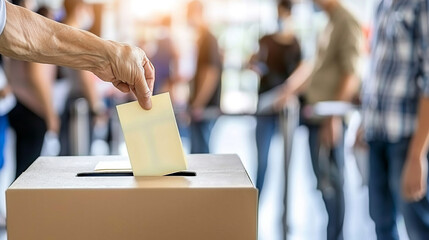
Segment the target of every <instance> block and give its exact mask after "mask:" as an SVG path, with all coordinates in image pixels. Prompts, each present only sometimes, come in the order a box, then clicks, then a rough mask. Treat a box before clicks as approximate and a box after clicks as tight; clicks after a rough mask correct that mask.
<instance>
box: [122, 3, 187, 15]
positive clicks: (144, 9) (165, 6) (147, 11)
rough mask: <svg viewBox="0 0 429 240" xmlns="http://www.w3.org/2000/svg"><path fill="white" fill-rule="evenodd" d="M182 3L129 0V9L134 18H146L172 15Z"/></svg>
mask: <svg viewBox="0 0 429 240" xmlns="http://www.w3.org/2000/svg"><path fill="white" fill-rule="evenodd" d="M183 3H184V1H183V0H154V1H153V0H151V1H147V0H143V1H142V0H131V1H130V5H131V6H130V9H131V11H132V14H133V16H134V17H135V18H147V17H150V16H153V15H155V14H165V13H172V12H173V11H174V10H175V9H177V8H178V7H180V6H183Z"/></svg>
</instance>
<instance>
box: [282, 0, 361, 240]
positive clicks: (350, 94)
mask: <svg viewBox="0 0 429 240" xmlns="http://www.w3.org/2000/svg"><path fill="white" fill-rule="evenodd" d="M314 3H315V4H317V5H318V6H319V7H320V8H321V9H322V10H323V11H325V12H326V13H327V15H328V16H329V22H328V25H327V26H326V28H325V29H324V31H323V32H322V34H321V36H320V39H319V42H318V50H317V54H316V59H315V63H314V66H312V67H311V68H309V67H308V66H303V67H302V68H300V69H299V70H297V71H296V73H294V74H292V76H291V77H290V78H289V79H288V81H287V82H286V83H285V84H284V86H282V88H284V89H283V91H282V93H281V95H280V96H279V97H278V100H277V104H276V105H277V107H279V106H282V105H283V104H284V103H285V102H286V101H288V99H290V98H291V96H293V95H296V94H299V93H301V92H302V93H303V94H302V96H303V104H304V105H308V106H314V105H315V104H317V103H319V102H323V101H345V102H351V101H352V100H353V98H354V96H355V95H356V93H357V90H358V87H359V81H358V78H357V76H356V74H357V65H358V64H357V63H358V59H359V55H360V47H361V40H362V31H361V28H360V25H359V23H358V21H357V20H356V19H355V18H354V17H353V16H352V14H351V13H350V12H349V11H348V10H346V9H345V8H344V6H343V5H342V4H341V3H340V2H339V1H338V0H314ZM309 69H311V70H309ZM306 109H307V108H304V109H303V111H302V112H303V113H302V115H303V116H304V117H303V119H302V120H301V121H302V123H303V124H304V125H306V126H307V127H308V129H309V145H310V155H311V160H312V166H313V170H314V173H315V175H316V178H317V188H318V189H319V190H320V191H321V193H322V197H323V201H324V203H325V207H326V210H327V213H328V226H327V239H328V240H331V239H332V240H338V239H343V223H344V210H345V206H344V204H345V203H344V191H343V183H344V176H343V170H344V136H343V133H344V130H343V122H342V118H341V116H330V117H313V116H312V117H310V116H308V114H307V111H306Z"/></svg>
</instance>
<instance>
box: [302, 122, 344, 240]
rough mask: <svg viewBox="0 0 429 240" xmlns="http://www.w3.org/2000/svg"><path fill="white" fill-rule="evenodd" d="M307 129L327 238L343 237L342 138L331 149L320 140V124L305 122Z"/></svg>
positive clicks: (336, 239) (339, 239)
mask: <svg viewBox="0 0 429 240" xmlns="http://www.w3.org/2000/svg"><path fill="white" fill-rule="evenodd" d="M306 126H307V127H308V130H309V144H310V155H311V163H312V165H313V170H314V174H315V175H316V178H317V188H318V189H319V190H320V191H321V192H322V197H323V201H324V203H325V207H326V211H327V212H328V218H329V219H328V229H327V234H328V237H327V239H328V240H341V239H343V223H344V212H345V206H344V205H345V203H344V191H343V183H344V175H343V170H344V139H342V140H341V141H339V143H338V144H337V146H336V147H335V148H333V149H324V147H323V146H322V145H321V142H320V130H321V125H318V124H306Z"/></svg>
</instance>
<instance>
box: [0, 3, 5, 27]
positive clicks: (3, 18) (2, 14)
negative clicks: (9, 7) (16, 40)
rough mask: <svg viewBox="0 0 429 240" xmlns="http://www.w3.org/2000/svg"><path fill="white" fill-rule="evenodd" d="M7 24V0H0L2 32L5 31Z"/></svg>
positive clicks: (0, 25)
mask: <svg viewBox="0 0 429 240" xmlns="http://www.w3.org/2000/svg"><path fill="white" fill-rule="evenodd" d="M5 25H6V4H5V0H0V34H2V33H3V29H4V26H5Z"/></svg>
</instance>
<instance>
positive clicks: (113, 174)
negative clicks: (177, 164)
mask: <svg viewBox="0 0 429 240" xmlns="http://www.w3.org/2000/svg"><path fill="white" fill-rule="evenodd" d="M132 176H134V175H133V172H132V171H120V172H81V173H78V174H77V175H76V177H132ZM164 176H165V177H195V176H197V173H196V172H191V171H180V172H175V173H170V174H167V175H164Z"/></svg>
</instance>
